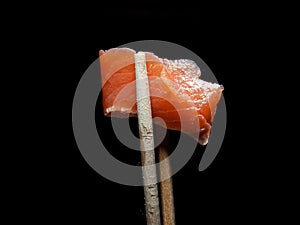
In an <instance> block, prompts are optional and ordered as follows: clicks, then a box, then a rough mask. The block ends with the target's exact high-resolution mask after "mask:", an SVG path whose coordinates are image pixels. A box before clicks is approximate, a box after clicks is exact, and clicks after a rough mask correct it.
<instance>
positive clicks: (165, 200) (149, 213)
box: [134, 52, 175, 225]
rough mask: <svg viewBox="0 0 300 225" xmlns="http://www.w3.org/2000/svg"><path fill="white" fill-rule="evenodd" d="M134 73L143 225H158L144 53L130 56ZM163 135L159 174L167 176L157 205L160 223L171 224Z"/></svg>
mask: <svg viewBox="0 0 300 225" xmlns="http://www.w3.org/2000/svg"><path fill="white" fill-rule="evenodd" d="M134 59H135V74H136V97H137V110H138V113H137V114H138V125H139V136H140V147H141V161H142V173H143V181H144V195H145V206H146V218H147V225H160V224H161V217H160V207H159V196H158V188H157V184H156V182H157V175H156V167H155V152H154V139H153V127H152V112H151V102H150V94H149V83H148V76H147V66H146V56H145V53H144V52H138V53H136V54H135V56H134ZM167 141H168V140H167V138H166V139H165V140H164V142H163V143H162V144H161V145H160V146H159V149H158V158H159V161H162V160H165V163H164V164H160V168H159V169H160V175H161V177H166V176H167V177H170V178H168V179H166V180H164V181H162V182H161V184H160V194H161V208H162V220H163V225H175V214H174V200H173V187H172V178H171V176H170V174H171V167H170V161H169V160H168V144H167Z"/></svg>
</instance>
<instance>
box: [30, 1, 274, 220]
mask: <svg viewBox="0 0 300 225" xmlns="http://www.w3.org/2000/svg"><path fill="white" fill-rule="evenodd" d="M204 11H206V14H203V12H204ZM90 14H91V15H89V13H88V12H85V11H84V10H81V11H76V12H72V10H68V13H66V12H65V11H64V10H62V11H59V12H57V14H56V13H54V14H53V15H52V17H53V18H56V19H57V20H55V22H53V21H51V20H50V21H48V20H47V22H45V23H46V25H47V26H45V27H46V29H44V28H43V29H41V33H40V35H42V36H43V37H44V36H48V38H47V39H46V40H47V41H45V42H44V43H41V46H47V49H46V52H47V53H48V52H49V55H51V57H50V59H48V58H47V62H46V63H45V61H44V60H43V65H44V66H47V68H49V69H47V70H45V69H44V70H41V71H45V74H47V76H48V77H49V78H48V80H46V83H47V84H49V86H50V90H49V91H48V90H47V93H46V94H45V95H44V98H46V99H47V101H46V100H44V102H47V106H46V107H45V108H43V110H40V111H41V114H43V115H45V114H47V115H48V114H50V116H49V117H48V116H47V118H43V119H41V121H42V120H45V119H46V121H47V131H48V132H49V135H48V136H46V137H45V136H44V137H43V138H42V139H41V140H40V141H42V144H40V145H39V146H41V148H42V149H43V151H42V152H40V153H39V155H38V158H39V160H35V161H36V163H37V164H36V166H34V167H33V169H32V171H31V172H32V173H34V174H35V175H36V176H34V181H35V182H37V183H38V184H37V185H34V187H33V188H30V189H31V191H30V193H33V194H32V195H34V196H37V198H31V197H30V196H32V195H29V196H27V197H28V198H26V202H28V201H34V203H33V205H35V206H36V207H34V209H33V210H32V211H34V212H35V214H39V215H42V218H43V219H46V220H51V221H52V220H53V221H65V222H71V221H72V222H73V221H79V220H82V221H85V223H87V224H90V223H91V222H90V221H94V223H95V222H96V223H98V224H120V223H121V224H146V219H145V209H144V199H143V188H142V187H131V186H124V185H120V184H117V183H113V182H111V181H108V180H106V179H105V178H103V177H101V176H100V175H99V174H97V173H96V172H95V171H93V169H92V168H91V167H90V166H89V165H88V164H87V163H86V162H85V160H84V159H83V158H82V156H81V154H80V152H79V150H78V147H77V145H76V142H75V138H74V136H73V130H72V121H71V111H72V101H73V96H74V93H75V90H76V87H77V84H78V82H79V80H80V78H81V76H82V75H83V73H84V71H85V70H86V69H87V68H88V66H89V65H90V64H91V63H92V62H93V61H94V60H95V59H96V58H97V57H98V52H99V50H100V49H109V48H113V47H117V46H119V45H122V44H125V43H128V42H132V41H138V40H164V41H169V42H174V43H177V44H179V45H182V46H184V47H186V48H188V49H190V50H191V51H193V52H195V53H196V54H197V55H198V56H200V57H201V58H202V59H203V60H204V61H205V62H206V63H207V65H208V66H209V67H210V68H211V70H212V71H213V73H214V74H215V76H216V78H217V79H218V81H219V83H220V84H223V86H224V88H225V90H224V97H225V101H226V107H227V132H226V135H225V139H224V142H223V145H222V148H221V150H220V152H219V154H218V156H217V157H216V159H215V160H214V162H213V163H212V164H211V166H210V167H209V168H208V169H207V170H205V171H204V172H199V171H198V165H199V162H200V159H201V157H202V153H203V148H202V147H200V146H198V147H197V149H196V151H195V153H194V155H193V157H192V158H191V159H190V161H189V162H188V164H187V165H186V166H185V167H184V168H183V169H182V170H181V171H180V172H178V173H177V174H176V175H175V176H173V185H174V198H175V210H176V211H175V214H176V223H177V224H178V225H180V224H200V223H203V222H204V221H210V222H211V223H213V222H216V221H219V220H220V219H221V220H222V222H223V223H243V221H247V222H257V221H262V220H268V219H269V218H270V216H271V215H270V212H271V213H274V210H273V211H272V210H271V211H269V210H266V208H268V209H272V207H274V206H275V205H276V202H277V200H278V198H277V199H274V198H273V194H272V192H271V191H270V189H271V188H270V186H271V185H270V184H271V181H273V177H274V174H273V170H271V167H270V166H265V161H266V158H265V154H264V153H260V154H259V153H257V152H258V149H261V148H262V146H259V145H258V144H257V142H256V141H257V138H258V134H256V132H257V128H256V126H257V123H258V121H257V118H256V115H254V114H255V113H253V111H255V112H257V111H256V110H257V109H255V108H253V104H249V102H251V103H254V100H253V99H255V97H256V96H258V95H259V94H258V92H259V90H260V87H259V86H258V85H256V86H255V91H253V87H254V86H253V84H254V83H255V84H257V83H256V82H254V81H253V80H252V79H251V77H252V76H253V74H255V73H256V72H257V68H258V66H259V64H260V61H259V57H258V56H259V55H260V54H258V52H257V45H256V44H257V43H258V42H259V43H260V42H264V41H265V40H264V37H262V36H261V35H259V34H260V32H261V29H260V28H258V23H257V22H255V21H254V20H253V14H252V13H246V12H245V11H235V10H233V11H230V12H229V11H227V12H225V13H224V14H221V15H217V12H216V11H214V9H213V8H207V9H206V10H204V9H203V8H177V9H172V8H165V9H158V8H157V7H156V8H155V7H154V8H153V9H132V8H131V9H123V8H122V9H121V8H99V10H98V12H95V13H94V12H93V13H92V12H91V13H90ZM137 19H138V20H139V23H137V22H136V20H137ZM141 21H142V22H141ZM141 25H142V26H141ZM137 27H138V29H137ZM48 28H49V29H48ZM262 29H263V28H262ZM35 38H36V39H39V36H36V37H35ZM41 49H42V50H41V51H43V52H44V50H45V49H44V48H41ZM253 54H254V55H255V54H256V56H257V57H256V58H255V60H254V59H253V57H252V55H253ZM43 82H44V81H43ZM41 89H43V88H41ZM41 91H42V93H45V92H46V91H44V90H41ZM249 93H250V94H249ZM249 96H250V97H249ZM98 103H100V102H98ZM99 107H100V106H99V104H98V109H97V110H98V112H101V109H99ZM98 116H99V119H98V121H97V122H98V124H97V126H98V129H104V130H105V133H106V134H105V137H106V138H107V142H109V141H111V142H112V143H114V144H112V149H111V151H113V152H114V155H116V157H117V158H119V159H122V160H124V161H130V162H132V163H138V160H139V158H138V156H137V155H136V154H133V153H132V152H128V155H127V154H125V153H124V148H122V146H121V145H118V143H116V142H115V140H116V139H115V137H114V135H113V133H112V131H111V129H110V127H109V126H110V125H109V120H107V119H106V118H104V117H103V116H102V115H100V114H99V115H98ZM133 124H134V121H133ZM48 132H47V134H48ZM173 135H175V136H176V135H178V133H176V132H174V133H173ZM118 151H119V152H118ZM41 159H42V160H41ZM25 195H26V193H25ZM33 199H34V200H33ZM25 206H26V203H24V207H25ZM88 221H89V222H88Z"/></svg>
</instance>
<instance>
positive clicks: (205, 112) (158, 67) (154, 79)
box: [100, 48, 223, 145]
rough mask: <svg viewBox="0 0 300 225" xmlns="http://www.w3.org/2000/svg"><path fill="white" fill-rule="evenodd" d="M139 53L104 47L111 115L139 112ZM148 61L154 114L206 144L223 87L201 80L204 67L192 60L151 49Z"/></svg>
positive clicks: (104, 89)
mask: <svg viewBox="0 0 300 225" xmlns="http://www.w3.org/2000/svg"><path fill="white" fill-rule="evenodd" d="M135 53H136V52H135V51H134V50H132V49H129V48H113V49H110V50H107V51H103V50H100V68H101V77H102V97H103V108H104V113H105V115H107V116H122V115H124V114H125V115H131V116H136V114H137V107H136V86H135V64H134V54H135ZM146 61H147V62H146V63H147V72H148V79H149V89H150V95H151V96H150V98H151V106H152V116H153V117H160V118H162V119H163V120H164V122H165V124H160V125H163V126H166V127H167V128H168V129H172V130H178V131H182V132H185V133H187V134H189V135H191V136H192V137H194V138H195V139H197V140H198V142H199V143H200V144H202V145H205V144H206V143H207V142H208V138H209V134H210V129H211V124H212V122H213V118H214V115H215V113H216V108H217V104H218V102H219V100H220V98H221V94H222V90H223V87H222V86H221V85H219V84H213V83H210V82H206V81H203V80H201V79H200V76H201V71H200V68H199V67H198V66H197V65H196V63H195V62H194V61H192V60H188V59H179V60H168V59H161V58H158V57H157V56H155V55H154V54H153V53H149V52H147V53H146ZM158 121H161V120H158Z"/></svg>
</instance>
